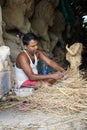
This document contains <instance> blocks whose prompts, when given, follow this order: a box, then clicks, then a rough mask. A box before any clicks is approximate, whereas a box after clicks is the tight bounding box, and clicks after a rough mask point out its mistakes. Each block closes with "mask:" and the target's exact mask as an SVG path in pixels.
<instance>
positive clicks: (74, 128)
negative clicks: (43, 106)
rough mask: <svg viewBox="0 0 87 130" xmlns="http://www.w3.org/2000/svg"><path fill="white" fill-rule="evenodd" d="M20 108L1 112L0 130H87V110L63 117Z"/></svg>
mask: <svg viewBox="0 0 87 130" xmlns="http://www.w3.org/2000/svg"><path fill="white" fill-rule="evenodd" d="M13 104H14V103H13ZM19 106H20V104H18V105H16V106H15V105H13V107H10V108H6V109H4V110H0V130H87V110H85V111H82V112H79V113H75V114H67V115H64V116H61V115H58V114H53V113H44V112H42V111H40V110H37V109H34V110H30V111H29V110H26V111H23V110H19ZM28 107H29V106H28Z"/></svg>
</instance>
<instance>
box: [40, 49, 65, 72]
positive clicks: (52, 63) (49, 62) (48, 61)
mask: <svg viewBox="0 0 87 130" xmlns="http://www.w3.org/2000/svg"><path fill="white" fill-rule="evenodd" d="M39 58H40V59H41V60H42V61H43V62H45V63H46V64H48V65H49V66H50V67H52V68H53V69H55V70H58V71H60V72H65V69H64V68H62V67H61V66H60V65H58V64H57V63H56V62H55V61H53V60H51V59H50V58H48V57H47V56H45V55H44V54H43V52H41V51H39Z"/></svg>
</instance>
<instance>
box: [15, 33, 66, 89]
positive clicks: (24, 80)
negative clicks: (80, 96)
mask: <svg viewBox="0 0 87 130" xmlns="http://www.w3.org/2000/svg"><path fill="white" fill-rule="evenodd" d="M23 45H24V50H23V51H22V52H20V53H19V55H18V56H17V59H16V66H15V74H16V80H17V84H18V87H19V88H21V87H24V86H26V87H29V86H36V87H40V86H41V84H42V83H43V82H45V83H47V84H52V83H54V82H55V81H56V80H58V79H61V78H62V77H63V76H64V74H65V70H64V69H63V68H62V67H60V66H59V65H58V64H57V63H56V62H54V61H53V60H51V59H49V58H48V57H47V56H45V55H44V53H43V52H42V51H41V50H40V49H39V41H38V38H37V36H36V35H34V34H33V33H27V34H25V35H24V37H23ZM38 60H41V61H43V62H45V63H46V64H47V65H49V66H50V67H52V68H54V69H55V70H57V71H58V72H55V73H53V74H44V75H43V74H38V70H37V64H38Z"/></svg>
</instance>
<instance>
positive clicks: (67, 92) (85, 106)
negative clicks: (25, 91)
mask: <svg viewBox="0 0 87 130" xmlns="http://www.w3.org/2000/svg"><path fill="white" fill-rule="evenodd" d="M71 73H72V72H70V71H69V72H68V77H64V78H63V79H62V80H60V81H57V82H56V83H55V84H54V85H53V86H51V87H48V86H47V85H46V84H44V86H43V87H42V88H39V89H38V90H36V91H35V92H34V93H33V94H32V95H30V96H29V97H23V98H22V97H17V96H16V98H17V100H18V101H19V103H18V104H19V105H20V104H21V103H22V102H24V101H26V102H29V103H30V105H29V108H28V109H27V110H28V111H31V110H34V109H37V110H41V111H43V112H47V113H54V114H60V115H66V114H73V113H77V112H80V111H83V112H85V113H86V114H87V80H86V79H85V78H83V77H82V73H81V74H79V73H78V74H77V75H76V73H74V72H73V73H72V74H71ZM78 75H80V76H79V78H78ZM11 98H14V96H13V97H11ZM5 104H6V105H5ZM5 104H4V105H2V107H0V108H1V109H5V108H9V107H14V106H17V104H15V102H10V103H9V102H7V103H5Z"/></svg>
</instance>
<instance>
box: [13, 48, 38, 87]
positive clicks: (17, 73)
mask: <svg viewBox="0 0 87 130" xmlns="http://www.w3.org/2000/svg"><path fill="white" fill-rule="evenodd" d="M24 52H25V53H26V55H27V56H28V58H29V61H30V67H31V68H32V71H33V73H34V74H38V70H37V64H38V59H37V56H36V55H34V58H35V62H34V63H33V62H32V60H31V58H30V56H29V55H28V53H27V52H26V50H24ZM15 76H16V82H17V85H18V88H20V86H21V85H22V83H23V82H24V81H26V80H29V78H28V77H27V75H26V74H25V73H24V71H23V70H22V69H20V68H18V67H17V66H16V65H15Z"/></svg>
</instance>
